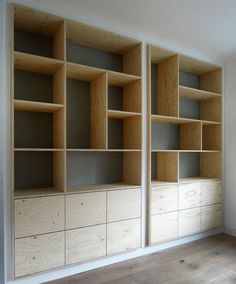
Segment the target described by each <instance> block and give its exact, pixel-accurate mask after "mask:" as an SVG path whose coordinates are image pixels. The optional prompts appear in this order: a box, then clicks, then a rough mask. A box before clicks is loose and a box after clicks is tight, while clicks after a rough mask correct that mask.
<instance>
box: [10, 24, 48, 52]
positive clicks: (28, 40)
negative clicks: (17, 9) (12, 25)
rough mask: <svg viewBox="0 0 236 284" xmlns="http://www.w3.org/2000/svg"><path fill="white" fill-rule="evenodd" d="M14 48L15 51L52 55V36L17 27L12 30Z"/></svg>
mask: <svg viewBox="0 0 236 284" xmlns="http://www.w3.org/2000/svg"><path fill="white" fill-rule="evenodd" d="M14 49H15V50H16V51H21V52H26V53H31V54H36V55H41V56H46V57H53V41H52V38H49V37H45V36H41V35H38V34H34V33H29V32H26V31H22V30H17V29H15V30H14Z"/></svg>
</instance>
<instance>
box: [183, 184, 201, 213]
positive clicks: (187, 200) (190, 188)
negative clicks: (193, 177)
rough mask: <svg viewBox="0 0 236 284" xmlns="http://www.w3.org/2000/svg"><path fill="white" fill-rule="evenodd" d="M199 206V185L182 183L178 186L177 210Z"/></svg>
mask: <svg viewBox="0 0 236 284" xmlns="http://www.w3.org/2000/svg"><path fill="white" fill-rule="evenodd" d="M200 205H201V183H200V182H192V183H183V184H180V185H179V209H187V208H193V207H198V206H200Z"/></svg>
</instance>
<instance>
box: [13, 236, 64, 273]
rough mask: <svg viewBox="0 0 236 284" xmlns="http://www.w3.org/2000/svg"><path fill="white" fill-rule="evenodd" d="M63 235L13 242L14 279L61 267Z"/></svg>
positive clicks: (62, 261)
mask: <svg viewBox="0 0 236 284" xmlns="http://www.w3.org/2000/svg"><path fill="white" fill-rule="evenodd" d="M64 235H65V233H64V232H57V233H52V234H45V235H39V236H33V237H27V238H21V239H17V240H15V277H19V276H24V275H27V274H32V273H35V272H40V271H44V270H48V269H51V268H56V267H59V266H63V265H64V264H65V263H64V259H65V252H64V247H65V238H64Z"/></svg>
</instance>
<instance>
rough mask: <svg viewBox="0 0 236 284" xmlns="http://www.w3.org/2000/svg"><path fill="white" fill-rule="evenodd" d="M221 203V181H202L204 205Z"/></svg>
mask: <svg viewBox="0 0 236 284" xmlns="http://www.w3.org/2000/svg"><path fill="white" fill-rule="evenodd" d="M214 203H221V182H220V181H209V182H202V205H209V204H214Z"/></svg>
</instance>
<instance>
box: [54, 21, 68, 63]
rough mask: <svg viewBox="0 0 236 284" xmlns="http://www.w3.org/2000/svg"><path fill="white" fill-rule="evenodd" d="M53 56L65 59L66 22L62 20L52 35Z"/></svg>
mask: <svg viewBox="0 0 236 284" xmlns="http://www.w3.org/2000/svg"><path fill="white" fill-rule="evenodd" d="M53 57H54V58H56V59H60V60H63V61H65V60H66V22H65V21H62V23H61V25H60V27H59V28H58V30H57V31H56V33H55V34H54V37H53Z"/></svg>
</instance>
